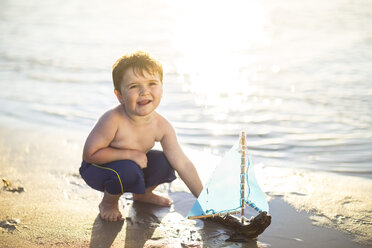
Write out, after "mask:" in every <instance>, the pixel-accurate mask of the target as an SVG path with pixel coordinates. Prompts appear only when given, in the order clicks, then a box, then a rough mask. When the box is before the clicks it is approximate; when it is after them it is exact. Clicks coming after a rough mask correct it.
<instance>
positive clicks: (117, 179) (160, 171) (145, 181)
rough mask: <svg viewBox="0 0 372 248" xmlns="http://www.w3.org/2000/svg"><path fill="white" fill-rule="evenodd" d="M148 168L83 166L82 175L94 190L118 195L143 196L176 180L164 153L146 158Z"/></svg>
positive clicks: (121, 164) (127, 163) (126, 163)
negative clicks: (149, 190)
mask: <svg viewBox="0 0 372 248" xmlns="http://www.w3.org/2000/svg"><path fill="white" fill-rule="evenodd" d="M146 156H147V167H146V168H144V169H141V168H140V167H139V165H138V164H136V163H135V162H134V161H132V160H118V161H114V162H110V163H107V164H102V165H97V164H90V163H87V162H85V161H83V162H82V163H81V167H80V169H79V172H80V175H81V176H82V178H83V179H84V181H85V182H86V183H87V184H88V185H89V186H90V187H92V188H93V189H96V190H99V191H102V192H103V191H105V190H106V191H107V192H108V193H110V194H113V195H118V194H123V193H125V192H132V193H135V194H144V193H145V189H146V188H149V187H152V186H155V185H159V184H162V183H167V182H172V181H173V180H174V179H176V176H175V172H174V169H173V168H172V166H171V165H170V164H169V162H168V160H167V158H166V157H165V155H164V153H163V152H162V151H158V150H151V151H149V152H148V153H147V154H146Z"/></svg>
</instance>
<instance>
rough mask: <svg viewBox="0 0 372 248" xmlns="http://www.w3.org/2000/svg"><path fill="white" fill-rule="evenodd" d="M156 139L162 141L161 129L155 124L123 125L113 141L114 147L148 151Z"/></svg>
mask: <svg viewBox="0 0 372 248" xmlns="http://www.w3.org/2000/svg"><path fill="white" fill-rule="evenodd" d="M156 141H160V130H157V128H156V127H155V126H153V125H152V126H147V127H122V128H119V129H118V131H117V133H116V134H115V138H114V140H113V141H112V142H111V146H112V147H116V148H121V149H133V150H139V151H143V152H148V151H149V150H150V149H151V148H152V147H153V146H154V145H155V142H156Z"/></svg>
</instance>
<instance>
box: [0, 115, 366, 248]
mask: <svg viewBox="0 0 372 248" xmlns="http://www.w3.org/2000/svg"><path fill="white" fill-rule="evenodd" d="M86 135H87V133H85V132H83V131H79V132H74V131H70V130H60V129H54V128H49V127H41V126H37V125H35V126H33V125H31V124H29V125H27V126H24V125H20V124H19V123H18V122H15V121H12V120H4V119H3V120H2V121H0V137H1V138H0V178H4V179H7V180H8V182H11V186H9V187H8V188H6V187H3V188H2V189H1V190H0V247H129V248H130V247H368V246H370V245H372V237H371V236H370V235H371V234H370V233H371V232H369V231H370V229H368V227H369V226H370V222H369V221H370V218H371V213H372V209H371V208H372V206H369V202H368V201H366V202H363V199H362V196H363V194H364V196H365V198H368V197H369V193H368V192H365V191H363V192H354V193H352V192H348V194H352V196H351V198H350V199H349V200H348V199H346V200H345V201H344V202H343V204H341V203H340V206H344V208H345V206H347V205H350V204H353V203H352V201H353V200H357V201H359V202H356V204H358V205H363V204H366V206H364V207H363V208H362V209H357V208H356V205H355V206H354V205H353V207H354V208H356V211H357V212H358V213H359V215H358V216H359V217H358V216H357V217H355V216H354V217H350V216H348V215H347V214H348V213H346V212H340V213H339V216H333V214H334V213H335V211H336V210H335V211H333V212H321V211H320V210H319V209H316V208H314V207H312V205H311V204H310V203H308V202H307V201H311V202H314V201H316V200H319V201H321V200H323V198H322V196H321V193H320V192H317V191H316V190H314V189H313V188H312V189H309V188H311V187H313V186H312V185H313V184H312V183H311V182H314V180H315V179H314V180H313V181H311V180H310V179H309V178H312V179H313V176H314V175H313V174H311V173H306V172H298V171H295V172H293V171H292V170H284V169H283V170H281V171H284V172H286V173H287V174H286V173H284V172H281V173H279V172H276V173H272V175H271V176H270V177H268V174H269V173H267V171H268V170H270V171H271V170H274V171H275V170H278V168H274V169H272V168H269V167H262V168H260V167H258V169H257V170H256V174H257V176H258V180H259V181H260V182H261V180H264V183H263V185H262V186H263V189H264V191H265V192H266V194H267V195H268V197H269V198H270V203H269V205H270V214H271V215H272V216H273V219H272V224H271V226H269V228H268V229H267V230H266V231H265V232H264V233H263V234H262V235H260V236H259V237H258V239H257V240H252V241H251V242H248V243H233V242H225V240H226V239H227V238H229V234H230V233H231V230H228V229H226V228H224V227H222V226H220V225H219V224H216V223H212V222H209V221H200V220H197V221H194V220H187V219H185V216H186V214H187V212H188V211H189V209H190V208H191V206H192V205H193V203H194V201H195V198H194V197H193V196H192V195H191V194H190V192H189V191H188V190H187V189H186V188H185V186H184V184H183V183H182V182H181V181H180V180H179V179H177V180H176V181H175V182H173V183H172V184H170V185H164V186H162V187H159V189H158V190H159V191H161V192H162V193H164V194H168V195H169V196H170V197H171V198H172V199H173V201H174V204H173V205H172V206H171V207H170V208H164V207H158V206H154V205H149V204H144V203H137V202H133V201H132V198H131V195H130V194H125V195H124V196H123V197H122V198H121V209H122V212H123V213H124V215H125V216H126V219H125V221H124V222H116V223H110V222H105V221H102V220H101V219H100V218H99V216H98V207H97V206H98V203H99V202H100V199H101V193H99V192H96V191H94V190H92V189H90V188H89V187H88V186H86V185H85V183H84V182H83V180H82V179H81V178H80V176H79V175H78V168H79V164H80V160H81V151H82V146H83V144H84V140H85V136H86ZM186 152H187V153H189V154H190V157H191V159H192V160H193V161H194V162H195V164H196V165H198V164H202V163H204V161H206V160H209V161H211V160H213V159H210V158H208V156H207V155H206V156H205V157H204V156H200V153H198V152H195V151H189V150H188V149H186ZM214 159H215V158H214ZM199 169H200V168H199ZM200 171H202V170H201V169H200ZM288 171H290V172H288ZM263 172H264V173H263ZM301 173H303V174H302V176H299V175H300V174H301ZM260 174H261V176H259V175H260ZM262 174H264V176H262ZM323 176H324V175H322V176H320V178H325V177H326V178H328V180H331V183H332V177H328V176H325V177H323ZM290 177H292V178H293V179H291V180H289V178H290ZM340 177H341V176H340ZM301 178H302V181H301V180H300V179H301ZM337 179H339V178H337ZM347 179H350V178H347ZM296 180H298V181H296ZM307 180H310V181H311V182H309V181H307ZM319 180H320V179H319ZM355 180H357V181H358V182H360V181H359V179H355ZM315 181H316V180H315ZM349 181H350V180H349ZM321 182H323V181H321ZM317 183H318V182H317ZM326 183H329V182H323V184H322V185H320V186H324V185H325V186H326ZM280 185H287V186H291V188H285V187H280ZM370 185H371V184H370V181H368V180H367V181H361V186H360V187H362V189H369V188H368V187H370ZM18 187H22V188H23V189H24V191H22V190H11V189H19V188H18ZM310 191H311V193H309V192H310ZM323 192H324V191H323ZM369 192H371V191H369ZM326 193H327V192H326ZM358 194H360V196H359V195H358ZM354 195H355V197H357V198H353V196H354ZM332 197H333V198H332ZM339 197H341V198H342V197H343V198H342V199H344V198H345V196H343V195H341V193H337V194H335V195H334V196H333V195H330V197H328V198H329V203H328V204H332V205H333V208H335V205H337V201H338V199H339ZM358 197H359V198H358ZM332 199H334V200H332ZM345 202H346V203H345ZM289 203H290V204H289ZM326 206H327V203H324V202H323V203H322V208H324V207H325V208H326ZM329 207H330V208H331V206H329ZM331 209H332V208H331ZM329 211H331V210H329ZM337 211H341V210H339V209H338V210H337ZM337 211H336V212H337ZM363 214H364V216H363ZM342 217H344V220H343V223H344V226H343V225H342V223H341V222H340V223H337V222H335V221H334V220H335V219H337V218H338V219H340V221H341V220H342ZM322 218H323V219H327V220H329V223H328V224H327V223H325V222H324V221H321V219H322ZM334 218H335V219H334ZM348 218H349V219H350V218H351V220H352V222H353V221H354V222H355V219H352V218H359V220H360V223H359V224H358V225H351V224H350V223H347V221H348ZM354 222H353V223H354ZM314 224H317V225H314ZM350 225H351V226H350ZM329 227H331V228H329ZM350 227H353V228H350ZM348 228H349V229H348ZM336 229H339V230H336ZM353 230H354V231H353ZM355 230H356V231H355ZM368 235H369V236H368ZM355 240H357V241H358V242H355Z"/></svg>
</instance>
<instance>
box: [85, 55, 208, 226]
mask: <svg viewBox="0 0 372 248" xmlns="http://www.w3.org/2000/svg"><path fill="white" fill-rule="evenodd" d="M112 76H113V82H114V88H115V90H114V92H115V95H116V97H117V99H118V100H119V102H120V104H119V105H118V106H116V107H115V108H113V109H110V110H108V111H107V112H106V113H104V114H103V116H102V117H101V118H100V119H99V120H98V122H97V123H96V125H95V127H94V128H93V130H92V131H91V133H90V134H89V136H88V138H87V140H86V143H85V146H84V151H83V162H82V165H81V167H80V174H81V176H82V177H83V179H84V180H85V182H86V183H87V184H88V185H89V186H91V187H92V188H94V189H96V190H100V191H103V192H104V196H103V199H102V201H101V203H100V204H99V211H100V216H101V218H102V219H104V220H107V221H118V220H123V217H122V215H121V213H120V211H119V205H118V201H119V198H120V196H121V195H122V194H123V193H124V192H132V193H133V200H135V201H142V202H148V203H152V204H156V205H160V206H170V205H171V203H172V201H171V200H170V199H169V198H167V197H164V196H160V195H157V194H155V193H153V192H152V191H153V190H154V189H155V188H156V186H158V185H159V184H161V183H165V182H171V181H173V180H174V179H175V178H176V177H175V173H174V170H176V171H177V172H178V174H179V176H180V177H181V179H182V180H183V181H184V182H185V184H186V185H187V187H188V188H189V189H190V191H191V192H192V194H193V195H194V196H196V197H197V196H198V195H199V194H200V192H201V190H202V188H203V186H202V183H201V181H200V178H199V176H198V174H197V171H196V169H195V167H194V165H193V164H192V163H191V162H190V160H189V159H188V158H187V157H186V155H185V154H184V153H183V151H182V149H181V147H180V145H179V144H178V141H177V137H176V133H175V131H174V129H173V127H172V126H171V124H170V123H169V122H168V121H167V120H166V119H165V118H164V117H162V116H161V115H160V114H158V113H157V112H155V109H156V108H157V107H158V105H159V103H160V100H161V98H162V94H163V69H162V66H161V64H160V63H159V62H158V61H156V60H155V59H153V58H152V57H150V56H149V55H148V54H147V53H144V52H136V53H133V54H128V55H125V56H123V57H121V58H120V59H119V60H118V61H117V62H116V63H115V64H114V66H113V71H112ZM155 142H160V144H161V146H162V148H163V152H161V151H155V150H151V148H152V147H153V146H154V144H155Z"/></svg>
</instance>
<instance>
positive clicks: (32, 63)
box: [0, 0, 372, 177]
mask: <svg viewBox="0 0 372 248" xmlns="http://www.w3.org/2000/svg"><path fill="white" fill-rule="evenodd" d="M0 6H1V8H0V34H1V38H0V115H2V116H8V117H14V118H17V119H19V120H21V121H23V122H25V123H28V122H37V123H40V124H42V125H54V126H61V127H64V128H73V129H81V130H84V131H88V130H89V129H90V128H91V127H92V125H94V123H95V121H96V119H97V118H98V117H99V116H100V115H101V114H102V113H103V112H104V111H105V110H106V109H107V108H110V107H112V106H114V105H115V104H116V100H115V97H114V94H113V87H112V83H111V66H112V64H113V63H114V62H115V60H116V59H117V58H118V57H120V56H121V55H123V54H124V53H126V52H128V51H133V50H138V49H143V50H147V51H149V52H150V53H151V54H153V55H154V56H156V57H157V58H158V59H159V60H160V61H161V62H162V63H163V65H164V69H165V80H164V81H165V82H164V83H165V94H164V99H163V101H162V104H161V106H160V107H159V112H161V113H162V114H163V115H165V116H166V117H167V118H168V119H169V120H170V121H171V122H172V123H173V125H174V126H175V128H176V130H177V133H178V134H179V140H180V141H181V142H182V144H184V145H188V146H192V147H194V148H196V149H200V150H205V151H206V152H211V153H217V154H221V153H223V152H225V151H227V149H229V148H230V146H231V145H232V144H233V143H234V141H235V140H236V139H237V137H238V134H239V132H240V130H246V132H247V134H248V145H249V148H250V151H251V154H252V155H253V156H254V159H255V160H256V161H258V162H262V163H263V164H268V165H274V166H289V167H300V168H310V169H313V170H326V171H335V172H343V173H353V174H356V175H359V176H367V177H371V176H372V152H371V151H372V79H371V78H372V70H371V68H372V29H371V27H370V23H372V2H370V1H367V0H357V1H353V2H350V1H346V0H330V1H310V2H309V1H304V0H302V1H292V0H285V1H280V3H279V2H278V1H273V0H264V1H243V0H241V1H237V0H236V1H207V0H205V1H196V0H190V1H182V0H161V1H150V0H140V1H135V0H127V1H121V0H120V1H119V0H110V1H105V2H102V1H98V0H93V1H83V0H74V1H72V0H64V1H59V0H51V1H41V0H27V1H26V0H19V1H11V0H2V1H1V3H0Z"/></svg>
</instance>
